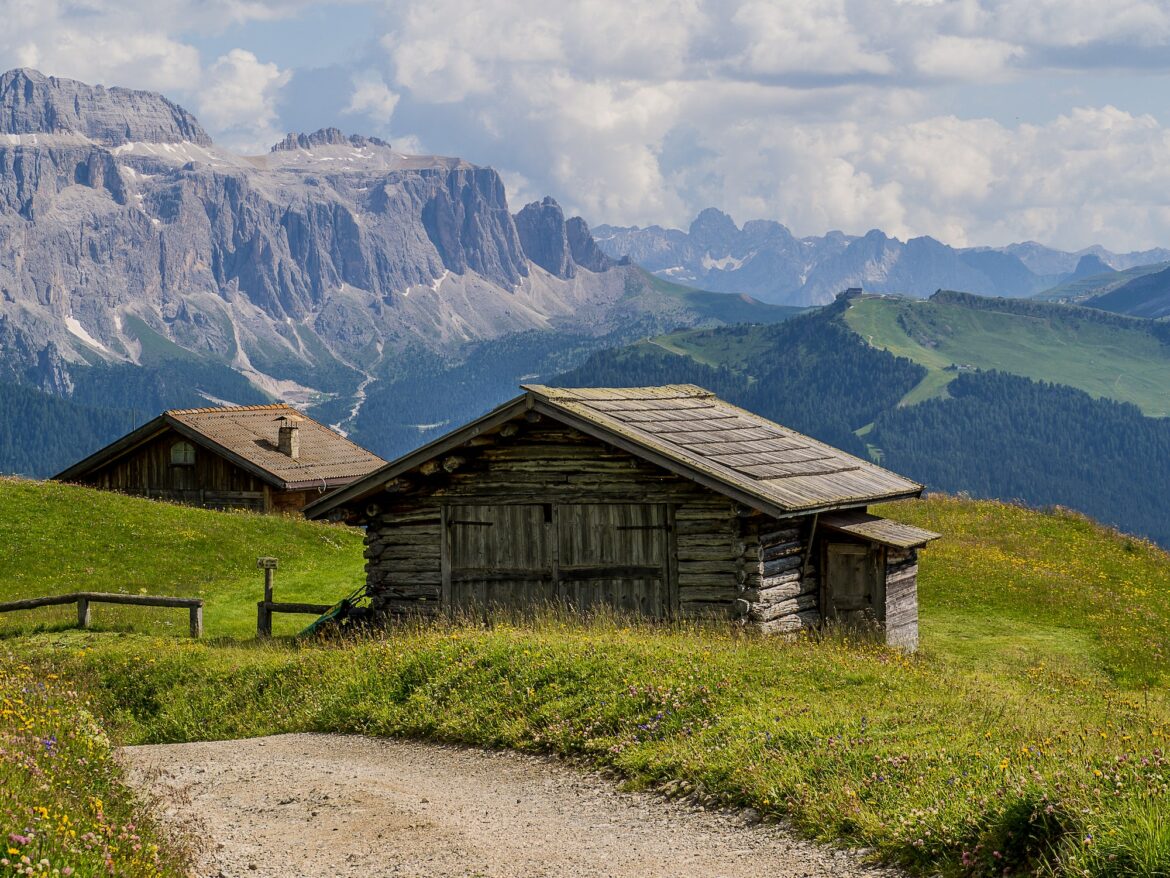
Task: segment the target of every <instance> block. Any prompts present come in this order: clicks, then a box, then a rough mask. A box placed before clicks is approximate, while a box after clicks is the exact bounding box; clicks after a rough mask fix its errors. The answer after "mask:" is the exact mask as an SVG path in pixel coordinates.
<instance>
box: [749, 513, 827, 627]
mask: <svg viewBox="0 0 1170 878" xmlns="http://www.w3.org/2000/svg"><path fill="white" fill-rule="evenodd" d="M745 524H746V527H745V531H746V532H747V533H748V534H749V536H748V537H747V538H746V539H745V544H746V545H747V546H748V547H749V548H750V549H754V552H755V557H754V558H753V559H748V560H747V563H746V564H745V568H744V569H745V571H746V574H747V575H746V576H745V578H744V587H743V590H742V593H741V596H740V601H739V606H740V612H741V614H742V615H743V616H745V617H746V618H747V619H748V621H749V622H750V623H751V624H753V625H754V626H755V627H756V628H758V629H759V630H760V631H763V632H764V633H766V634H794V633H796V632H798V631H801V630H802V629H805V628H814V627H816V626H818V625H819V624H820V622H821V613H820V607H819V600H820V597H819V589H818V578H817V569H816V562H815V552H814V551H813V549H812V546H811V542H812V541H811V537H812V528H813V519H812V518H811V517H809V518H803V519H788V520H783V521H778V520H776V519H770V518H766V517H763V516H756V517H754V518H752V519H751V520H750V521H748V522H746V523H745Z"/></svg>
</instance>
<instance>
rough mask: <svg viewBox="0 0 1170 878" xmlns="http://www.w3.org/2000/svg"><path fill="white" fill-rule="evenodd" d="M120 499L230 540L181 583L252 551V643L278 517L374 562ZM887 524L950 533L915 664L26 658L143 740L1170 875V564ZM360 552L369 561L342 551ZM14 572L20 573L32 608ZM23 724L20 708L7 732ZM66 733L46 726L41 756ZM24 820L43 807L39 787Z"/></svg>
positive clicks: (694, 647)
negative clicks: (309, 742) (521, 769)
mask: <svg viewBox="0 0 1170 878" xmlns="http://www.w3.org/2000/svg"><path fill="white" fill-rule="evenodd" d="M3 487H4V488H5V493H8V491H9V490H10V489H15V491H16V492H17V493H18V494H19V495H21V496H22V497H23V499H22V500H20V501H19V502H17V503H14V501H11V500H10V501H8V502H9V507H8V508H9V509H13V508H22V509H24V510H25V514H26V515H27V516H32V514H33V513H31V512H29V511H28V507H29V506H30V505H35V503H36V502H38V501H37V495H38V493H39V492H40V491H41V490H47V491H49V492H50V494H51V492H53V491H56V490H66V491H67V490H68V489H59V488H57V487H55V486H54V487H50V488H48V489H39V488H37V487H36V486H33V485H28V484H27V483H15V484H13V483H5V484H4V486H3ZM85 494H86V495H87V496H88V494H89V492H85ZM67 496H70V497H72V495H67ZM50 499H51V498H46V499H44V500H43V501H41V502H44V503H46V504H48V505H49V507H50V508H52V503H51V502H50ZM92 499H93V500H94V502H101V500H100V498H92ZM113 500H116V501H117V502H119V503H124V504H129V506H126V507H125V508H120V509H119V510H118V511H119V512H120V514H123V515H127V516H130V518H131V519H132V520H134V516H135V515H139V516H141V518H140V519H137V520H138V521H139V524H140V526H142V527H149V526H151V525H150V522H149V519H150V518H151V517H152V516H154V517H158V516H162V517H164V519H165V516H172V515H179V516H180V518H178V519H175V521H183V522H184V526H185V527H187V528H189V529H191V530H192V531H195V530H196V529H197V528H199V527H206V528H209V529H210V530H212V531H214V533H215V539H212V540H210V541H208V542H203V541H200V540H196V539H195V537H194V536H193V535H191V534H188V535H187V537H186V538H185V542H183V543H181V544H170V545H169V547H167V548H165V549H160V550H159V552H158V553H157V554H158V558H159V560H158V561H157V564H158V565H159V566H158V567H156V568H155V569H156V575H159V576H165V575H166V570H167V567H168V566H178V567H185V566H187V565H188V564H189V562H190V561H191V560H192V559H193V558H198V557H202V556H204V555H206V553H207V551H208V549H207V546H209V545H216V546H219V545H220V544H221V543H223V542H224V541H225V540H232V541H234V542H232V545H238V546H239V548H238V549H237V550H229V549H228V548H227V547H224V548H223V551H224V552H225V557H226V558H235V557H237V555H236V554H233V551H234V552H236V553H238V555H239V560H238V564H239V569H238V571H237V570H235V569H234V568H233V567H232V566H231V565H228V566H227V567H226V568H225V571H226V573H225V577H224V578H223V579H222V580H219V581H215V582H204V583H202V584H199V585H198V587H202V588H205V589H207V590H208V593H209V594H211V593H214V594H215V595H217V596H218V598H217V600H218V601H219V602H221V603H225V604H226V603H228V602H229V601H238V602H239V605H240V609H239V611H238V612H237V611H235V610H230V609H227V608H225V609H223V610H221V611H220V612H221V614H222V615H221V617H220V618H221V619H224V620H231V619H232V618H235V617H236V616H237V615H239V617H240V618H247V619H248V621H249V624H248V625H243V624H241V625H240V626H239V627H240V629H245V628H250V616H249V613H250V608H251V607H252V605H253V603H254V600H255V585H254V577H255V574H254V573H253V571H252V568H251V565H252V564H253V563H254V555H255V554H260V552H256V551H254V550H253V548H252V542H253V540H254V539H256V538H257V537H256V534H257V533H262V532H265V531H264V530H263V526H265V525H266V522H271V524H270V525H267V526H270V527H271V528H273V530H272V531H270V532H268V533H269V535H270V537H271V538H272V539H276V537H275V536H272V534H280V535H281V536H280V538H279V544H280V545H281V546H286V547H287V546H290V545H299V544H301V541H302V540H308V544H309V545H310V546H312V547H313V548H312V549H304V554H305V555H306V556H311V557H313V558H316V559H317V560H316V562H315V563H316V564H317V565H318V566H317V568H316V569H317V570H318V571H327V570H329V569H332V568H331V567H330V561H329V559H330V558H332V559H333V563H334V564H335V565H337V567H338V570H341V569H342V566H343V565H347V564H348V565H357V564H359V563H360V557H358V556H360V550H359V549H358V547H357V544H356V540H354V539H353V537H352V536H350V537H344V536H342V537H339V536H338V534H337V532H336V531H334V530H332V529H325V530H318V529H317V528H314V527H309V526H305V525H302V524H300V523H297V522H291V521H288V520H279V519H270V520H262V521H257V520H256V519H255V518H254V517H249V516H216V515H214V514H211V513H205V514H201V515H200V516H196V517H194V518H190V517H186V514H187V513H190V512H191V510H176V509H175V508H173V507H168V506H162V505H159V504H149V503H145V502H144V501H132V500H128V499H126V498H113ZM74 505H75V504H74ZM131 507H135V508H131ZM137 507H142V508H141V509H138V508H137ZM882 512H883V513H884V514H886V515H890V516H892V517H895V518H898V519H901V520H904V521H909V522H913V523H915V524H919V525H921V526H924V527H927V528H930V529H932V530H936V531H940V532H942V533H943V534H945V536H944V538H943V539H942V540H940V541H938V542H936V543H934V544H932V546H931V547H930V548H929V549H928V550H926V551H925V552H924V554H923V559H922V567H921V576H920V590H921V592H920V597H921V633H922V643H923V647H922V650H921V652H920V653H919V654H918V655H916V656H913V657H907V656H904V655H902V654H900V653H897V652H893V651H890V650H887V649H885V648H883V647H880V646H876V645H873V644H870V643H866V642H864V641H859V640H857V639H856V638H850V637H847V636H846V635H845V634H844V633H841V632H838V633H835V634H830V635H829V636H827V637H825V638H823V639H820V640H799V641H796V642H791V643H786V642H783V641H780V640H778V639H767V638H761V637H757V636H753V635H750V634H748V633H746V632H743V631H738V630H735V629H728V628H727V627H724V626H718V627H709V628H705V627H701V626H676V627H673V628H672V627H655V626H650V625H642V624H633V623H629V622H624V621H622V620H619V619H598V620H593V621H592V622H590V623H585V624H582V623H580V622H579V621H576V620H572V619H569V618H566V617H563V616H557V615H554V614H550V615H549V616H547V617H546V618H545V619H543V620H541V622H540V623H538V624H535V625H533V624H527V625H517V624H510V623H506V622H502V621H501V622H499V623H497V624H495V625H492V626H489V627H484V626H483V625H481V624H476V625H460V624H454V623H452V624H447V625H440V626H430V627H414V626H403V627H400V628H396V629H394V630H393V631H392V632H391V633H390V635H389V636H388V637H386V638H385V639H381V638H376V639H370V640H365V641H360V642H356V643H350V644H329V643H303V642H297V643H293V642H291V641H287V640H282V639H277V640H276V641H274V642H270V643H266V644H257V643H256V642H254V641H250V640H243V639H232V638H225V639H220V640H209V641H204V642H195V641H191V640H189V639H187V638H184V637H181V636H176V635H171V636H159V634H158V632H159V631H160V630H161V629H160V628H159V625H158V623H157V621H151V620H150V619H147V618H142V619H126V620H124V621H123V622H122V623H120V624H121V626H122V627H130V628H137V630H136V631H128V632H127V631H123V632H121V633H102V632H88V633H87V632H77V631H63V630H51V631H42V632H40V633H32V634H27V635H24V636H14V637H9V638H8V639H7V640H6V642H5V643H3V644H0V649H8V650H11V651H13V652H14V654H16V655H18V656H19V660H21V661H26V662H28V663H29V664H30V665H31V666H32V667H34V668H39V669H41V677H42V679H43V678H45V677H46V676H47V674H48V673H50V671H49V669H50V668H51V673H52V674H56V675H59V677H60V678H61V680H71V681H75V682H76V684H77V686H78V688H79V689H80V690H81V691H82V692H83V693H85V698H88V699H89V700H90V702H91V703H90V704H89V705H88V706H86V705H85V704H84V701H76V702H74V703H72V705H70V704H65V705H63V706H59V707H58V708H57V709H58V714H57V716H58V720H57V722H58V724H59V726H60V728H61V729H62V730H67V729H69V728H73V727H74V726H76V725H77V723H76V722H75V721H74V720H72V719H71V716H73V715H75V714H77V713H78V712H81V711H92V712H93V713H94V714H96V715H98V716H100V717H102V718H103V722H104V723H105V726H106V729H107V730H108V731H109V733H110V735H111V736H112V737H113V738H114V739H115V740H116V741H119V742H132V743H136V742H165V741H185V740H194V739H213V738H225V737H240V736H251V735H258V734H266V733H276V732H284V731H306V730H309V731H338V732H358V733H366V734H375V735H393V736H410V737H417V738H425V739H432V740H441V741H459V742H465V743H471V744H478V745H484V746H489V747H515V748H520V749H526V750H537V751H545V752H557V753H562V754H566V755H570V756H575V757H580V758H584V759H586V760H588V761H590V762H592V763H595V764H604V765H608V766H611V767H613V768H615V769H616V770H618V771H619V772H621V773H622V774H624V775H625V776H626V777H627V778H629V779H630V781H631V783H633V784H635V785H647V786H657V787H660V788H663V789H665V790H667V791H669V792H671V793H686V794H691V795H695V796H697V797H699V798H701V799H703V800H705V801H709V802H727V803H734V804H740V805H751V806H753V807H756V808H758V809H760V810H762V811H764V812H766V813H769V814H773V815H777V816H780V815H783V816H786V817H787V818H788V819H790V820H792V821H793V822H794V824H795V825H796V826H798V827H799V828H800V829H801V830H803V831H804V832H806V833H808V834H810V835H812V836H816V837H819V838H822V839H825V840H845V841H847V842H849V843H852V844H857V845H864V846H868V847H872V848H874V849H875V850H876V851H878V852H879V853H880V854H881V855H882V856H883V857H884V858H886V859H887V860H890V861H893V862H898V863H902V864H904V865H906V866H907V867H908V868H910V869H911V870H912V871H914V872H917V873H920V874H924V875H929V874H935V873H938V872H941V873H943V874H947V875H987V876H991V875H1003V874H1032V873H1035V874H1052V875H1091V876H1144V878H1155V876H1162V878H1164V876H1166V875H1167V874H1170V761H1168V759H1167V754H1166V748H1167V746H1168V742H1167V737H1168V736H1170V697H1168V695H1167V684H1170V670H1168V667H1167V661H1166V660H1167V648H1168V643H1170V557H1168V556H1167V555H1166V554H1165V553H1164V552H1162V551H1160V550H1158V549H1156V548H1154V547H1152V546H1150V545H1148V544H1146V543H1143V542H1141V541H1137V540H1134V539H1131V538H1128V537H1125V536H1123V535H1119V534H1116V533H1114V532H1111V531H1108V530H1105V529H1103V528H1100V527H1099V526H1097V525H1095V524H1093V523H1092V522H1090V521H1088V520H1086V519H1084V518H1083V517H1081V516H1078V515H1074V514H1071V513H1063V512H1055V513H1040V512H1035V511H1029V510H1024V509H1020V508H1018V507H1013V506H1008V505H1004V504H1000V503H993V502H972V501H965V500H956V499H949V498H932V499H929V500H926V501H923V502H918V503H903V504H897V505H895V506H891V507H889V508H886V509H883V510H882ZM203 515H206V516H209V517H206V518H204V517H203ZM221 519H222V520H224V521H226V522H228V523H229V524H228V525H225V526H224V529H223V530H220V529H219V524H218V522H219V521H220V520H221ZM29 520H30V521H31V520H32V518H31V517H30V519H29ZM165 520H169V519H165ZM160 526H161V525H160V524H159V523H158V522H157V521H156V523H155V524H154V527H155V528H156V529H158V528H159V527H160ZM253 527H260V528H261V530H260V531H255V532H253V531H251V530H249V528H253ZM61 532H67V531H61ZM245 532H246V533H245ZM30 533H47V531H39V530H36V529H32V530H28V531H26V534H30ZM319 533H324V534H327V535H328V536H329V542H326V543H325V548H324V549H323V548H322V544H321V543H320V542H317V541H316V540H317V535H318V534H319ZM231 534H234V536H231ZM249 534H250V536H249ZM109 539H111V537H109V536H102V537H101V538H100V540H99V542H100V541H102V540H109ZM338 539H341V540H346V539H348V540H349V548H347V549H345V550H344V551H342V550H340V549H338V550H337V552H338V554H337V555H334V554H332V552H333V548H332V547H331V542H332V541H336V540H338ZM48 540H49V538H46V542H45V543H43V544H42V549H46V548H49V547H50V543H49V541H48ZM78 542H84V540H78ZM57 543H58V544H61V543H62V541H61V540H58V541H57ZM82 548H83V549H84V547H82ZM85 551H88V550H85ZM93 551H95V552H96V551H98V549H94V550H93ZM164 551H165V552H166V553H168V554H167V555H166V557H167V558H169V560H167V561H165V562H164V561H163V560H162V559H163V557H164V555H163V554H162V553H163V552H164ZM266 551H267V550H266ZM286 551H287V549H286ZM273 554H279V552H277V551H273ZM351 555H352V556H355V557H354V558H350V556H351ZM290 557H292V556H291V555H290ZM99 562H100V559H99V558H98V557H97V556H96V555H95V556H92V557H91V558H90V561H89V563H90V564H95V563H99ZM140 563H145V562H140ZM107 564H108V561H107ZM13 569H14V568H13V567H12V566H9V567H7V568H5V572H4V573H3V574H0V582H4V583H5V585H4V588H6V589H9V593H11V592H12V588H11V586H10V585H9V584H8V579H7V577H8V576H9V575H10V573H11V571H12V570H13ZM344 569H345V570H346V571H347V572H346V573H345V574H344V575H347V576H348V575H351V574H350V572H349V571H351V570H352V569H355V568H353V567H345V568H344ZM337 575H338V576H339V577H340V576H342V574H341V573H340V572H339V573H337ZM237 576H238V577H239V579H238V581H239V582H241V583H244V585H242V586H238V587H237V586H236V585H233V584H232V583H235V582H236V581H237V579H236V577H237ZM170 581H171V582H172V583H173V586H172V587H173V588H174V589H178V588H180V587H182V585H183V584H184V580H182V579H181V578H180V579H171V580H170ZM303 582H304V584H305V586H306V588H308V582H309V580H308V579H306V580H304V581H303ZM249 583H252V584H251V585H248V584H249ZM188 584H190V583H188ZM76 587H77V586H76V585H70V586H68V587H67V588H76ZM192 587H196V586H195V585H193V584H192ZM233 596H234V597H233ZM306 596H308V593H306ZM209 609H210V604H209ZM213 633H214V632H213ZM241 633H242V630H241ZM11 660H14V659H11ZM70 711H72V714H71V713H70ZM82 715H84V714H82ZM16 722H17V721H16V720H15V719H14V718H13V715H12V714H6V713H5V712H4V710H0V730H3V729H4V726H5V724H7V725H8V733H9V734H11V727H12V726H13V724H14V723H16ZM53 733H54V732H53V731H52V730H51V727H50V726H44V727H38V731H37V736H38V738H37V740H41V739H43V738H45V737H48V736H49V735H51V734H53ZM57 734H58V736H59V737H60V734H61V733H60V732H58V733H57ZM33 749H34V751H35V748H33ZM6 759H8V756H7V755H6V754H4V753H0V771H3V770H4V768H3V766H4V764H5V760H6ZM9 770H11V769H9ZM63 789H64V788H63ZM109 795H110V796H113V797H115V798H118V797H121V798H118V801H119V805H118V807H119V808H121V809H123V810H122V812H120V813H131V812H132V811H133V809H134V807H136V806H134V805H133V802H132V799H131V798H129V797H127V796H126V795H125V793H124V791H123V792H119V791H118V789H117V788H113V789H112V790H111V792H110V793H109ZM21 801H22V802H23V799H22V800H21ZM24 804H25V805H30V804H31V803H24ZM38 804H39V803H38ZM67 805H68V803H66V805H62V806H60V807H58V806H53V807H57V808H58V811H54V812H53V813H58V812H59V813H69V808H68V807H67ZM7 806H8V808H9V811H10V813H17V815H18V816H21V817H25V818H27V820H35V819H36V816H37V814H38V813H39V812H36V811H35V807H33V809H32V810H31V811H29V810H25V811H21V810H20V809H21V802H17V803H15V804H13V802H12V797H10V798H9V803H8V805H7ZM46 807H48V806H46ZM78 807H80V808H81V811H80V812H78V816H77V818H76V819H84V818H85V811H84V801H83V802H82V805H80V806H78ZM13 825H16V824H13ZM22 837H23V836H22ZM165 859H166V858H165V857H164V860H165ZM172 860H173V857H172ZM53 862H54V863H56V862H57V860H56V859H54V860H53ZM168 862H169V861H168ZM159 868H160V870H161V872H162V873H164V874H171V873H170V872H167V869H168V868H170V867H168V866H166V864H165V862H164V863H163V865H162V866H160V867H159Z"/></svg>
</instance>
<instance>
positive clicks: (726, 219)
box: [690, 207, 739, 239]
mask: <svg viewBox="0 0 1170 878" xmlns="http://www.w3.org/2000/svg"><path fill="white" fill-rule="evenodd" d="M690 234H692V235H699V236H702V237H704V238H712V239H721V238H726V237H728V236H732V235H737V234H739V226H737V225H736V224H735V220H733V219H732V218H731V217H730V216H728V215H727V214H725V213H724V212H723V211H721V210H719V209H718V208H715V207H707V208H704V209H703V210H701V211H699V215H698V216H697V217H695V219H694V222H692V223H691V228H690Z"/></svg>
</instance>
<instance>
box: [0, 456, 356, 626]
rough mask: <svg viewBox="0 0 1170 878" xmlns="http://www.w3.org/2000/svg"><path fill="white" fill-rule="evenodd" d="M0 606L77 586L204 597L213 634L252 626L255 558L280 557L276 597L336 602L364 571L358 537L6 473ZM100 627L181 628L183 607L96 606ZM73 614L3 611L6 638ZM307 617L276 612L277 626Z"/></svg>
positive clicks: (0, 510)
mask: <svg viewBox="0 0 1170 878" xmlns="http://www.w3.org/2000/svg"><path fill="white" fill-rule="evenodd" d="M0 521H2V522H3V526H2V527H0V603H2V602H4V601H9V600H16V599H18V598H25V597H38V596H41V595H51V594H64V593H67V592H74V591H104V592H122V593H127V594H138V593H148V594H162V595H181V596H191V597H201V598H204V599H205V601H206V604H205V606H204V611H203V612H204V618H203V621H204V628H205V631H206V633H207V635H208V636H210V637H222V636H232V637H242V636H246V635H249V634H255V633H256V601H258V600H260V599H261V597H263V577H262V575H261V573H260V571H259V570H257V569H256V559H257V558H258V557H260V556H270V557H274V558H277V559H278V561H279V563H280V569H279V570H278V571H277V573H276V589H275V594H276V598H277V600H287V601H310V602H314V603H333V602H334V601H336V600H338V599H339V598H341V597H344V596H345V595H347V594H349V593H350V592H351V591H353V590H354V588H356V587H357V586H358V585H360V584H361V583H362V581H363V580H364V575H365V574H364V572H363V564H364V560H363V558H362V548H361V534H360V533H359V532H357V531H355V530H354V529H352V528H344V527H340V526H332V525H320V524H313V523H309V522H305V521H300V520H293V519H287V518H279V517H274V516H264V515H256V514H251V513H222V512H211V511H207V510H203V509H193V508H190V507H186V506H177V505H171V504H167V503H158V502H153V501H146V500H140V499H136V498H132V497H125V496H121V495H118V494H112V493H109V492H105V491H94V490H90V489H87V488H79V487H75V486H72V485H61V484H57V483H55V482H33V481H25V480H20V479H4V478H0ZM92 610H93V620H94V624H95V625H96V626H97V627H99V628H104V629H113V628H133V629H134V630H137V631H150V632H155V633H164V632H175V633H182V632H185V631H186V628H187V618H186V611H185V610H165V609H155V608H149V609H148V608H138V607H121V606H114V605H111V604H95V605H93V608H92ZM75 621H76V610H75V609H74V608H73V607H72V606H65V607H46V608H41V609H37V610H29V611H25V612H17V613H5V614H0V636H3V635H5V634H8V635H11V634H13V633H19V632H24V631H27V630H29V629H30V628H33V627H38V626H49V627H61V626H63V625H69V624H73V623H74V622H75ZM308 621H309V618H308V617H305V616H287V615H285V616H282V615H280V614H277V615H276V616H275V618H274V627H275V628H276V632H275V633H278V634H280V633H283V634H289V633H294V632H295V631H298V630H300V629H301V628H303V627H304V626H305V625H306V624H307V623H308Z"/></svg>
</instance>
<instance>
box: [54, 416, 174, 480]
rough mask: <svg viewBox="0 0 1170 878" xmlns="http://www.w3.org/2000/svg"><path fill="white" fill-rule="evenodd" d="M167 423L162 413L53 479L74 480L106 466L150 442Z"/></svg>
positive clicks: (62, 471)
mask: <svg viewBox="0 0 1170 878" xmlns="http://www.w3.org/2000/svg"><path fill="white" fill-rule="evenodd" d="M167 426H168V425H167V423H166V421H165V419H164V417H163V416H162V415H159V416H158V417H157V418H152V419H151V420H149V421H147V422H146V423H145V424H143V425H142V426H141V427H137V428H136V429H134V430H131V431H130V432H129V433H127V434H126V435H125V436H122V437H121V438H120V439H115V440H114V441H113V442H111V443H110V444H109V445H106V446H104V447H102V448H99V449H98V450H97V451H95V452H94V453H93V454H91V455H89V456H88V457H86V458H83V459H82V460H79V461H78V462H77V463H75V464H73V465H72V466H70V467H67V468H66V469H63V470H61V472H59V473H57V475H55V476H52V478H51V480H52V481H54V482H72V481H75V480H76V479H78V478H80V477H81V476H83V475H85V474H86V473H89V472H92V471H93V470H95V469H98V468H99V467H102V466H105V465H107V464H109V463H112V462H113V461H115V460H118V459H119V458H120V457H123V456H124V455H126V454H128V453H129V452H131V451H133V450H134V449H135V448H137V447H139V446H140V445H142V444H143V443H145V442H149V441H150V440H151V439H153V438H154V437H155V436H157V435H159V434H160V433H162V432H163V430H164V429H166V427H167Z"/></svg>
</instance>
